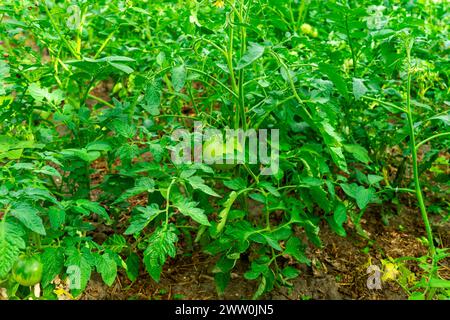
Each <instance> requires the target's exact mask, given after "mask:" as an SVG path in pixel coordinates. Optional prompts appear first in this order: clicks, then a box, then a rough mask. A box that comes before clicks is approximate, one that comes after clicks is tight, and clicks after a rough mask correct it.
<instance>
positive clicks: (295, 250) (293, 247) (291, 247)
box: [283, 237, 311, 265]
mask: <svg viewBox="0 0 450 320" xmlns="http://www.w3.org/2000/svg"><path fill="white" fill-rule="evenodd" d="M283 253H284V254H288V255H290V256H291V257H293V258H294V259H295V260H297V261H298V262H300V263H305V264H307V265H310V263H311V261H310V260H309V259H308V258H307V257H306V256H305V249H304V245H303V244H302V242H301V241H300V239H298V238H295V237H292V238H290V239H289V240H288V241H287V242H286V249H285V250H284V252H283Z"/></svg>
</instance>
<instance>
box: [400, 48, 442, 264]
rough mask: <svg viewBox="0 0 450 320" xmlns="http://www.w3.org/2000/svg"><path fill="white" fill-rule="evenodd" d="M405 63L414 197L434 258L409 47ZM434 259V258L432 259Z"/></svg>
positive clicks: (434, 251)
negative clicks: (413, 105) (413, 104)
mask: <svg viewBox="0 0 450 320" xmlns="http://www.w3.org/2000/svg"><path fill="white" fill-rule="evenodd" d="M406 55H407V63H408V79H407V83H406V114H407V118H408V127H409V135H410V140H409V144H410V149H411V155H412V166H413V176H414V186H415V190H416V197H417V201H418V203H419V208H420V212H421V215H422V220H423V223H424V225H425V230H426V233H427V238H428V246H429V250H430V254H431V256H432V257H434V256H435V253H436V249H435V247H434V242H433V231H432V230H431V225H430V221H429V219H428V214H427V209H426V207H425V203H424V200H423V195H422V189H421V187H420V180H419V166H418V161H417V148H416V137H415V133H414V119H413V116H412V110H411V47H410V46H407V47H406ZM433 259H434V258H433Z"/></svg>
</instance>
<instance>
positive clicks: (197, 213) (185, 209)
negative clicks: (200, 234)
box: [175, 198, 211, 226]
mask: <svg viewBox="0 0 450 320" xmlns="http://www.w3.org/2000/svg"><path fill="white" fill-rule="evenodd" d="M197 205H198V202H193V201H189V200H187V199H186V198H182V199H180V200H178V201H177V202H176V203H175V207H177V208H178V210H180V212H181V213H182V214H183V215H185V216H188V217H191V218H192V219H193V220H194V221H196V222H198V223H200V224H201V225H204V226H210V225H211V224H210V223H209V221H208V218H207V217H206V215H205V214H204V212H205V210H203V209H200V208H197V207H196V206H197Z"/></svg>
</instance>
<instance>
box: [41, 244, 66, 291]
mask: <svg viewBox="0 0 450 320" xmlns="http://www.w3.org/2000/svg"><path fill="white" fill-rule="evenodd" d="M41 262H42V265H43V272H42V282H41V284H42V287H43V288H45V287H46V286H47V285H49V284H50V282H51V281H52V280H53V279H54V278H55V277H56V276H57V275H59V274H60V273H61V271H62V269H63V267H64V254H63V251H62V250H61V249H60V248H45V249H44V252H43V253H42V254H41Z"/></svg>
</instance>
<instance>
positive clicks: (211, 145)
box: [203, 136, 243, 170]
mask: <svg viewBox="0 0 450 320" xmlns="http://www.w3.org/2000/svg"><path fill="white" fill-rule="evenodd" d="M234 150H237V151H238V152H242V151H243V148H242V145H241V144H240V143H239V141H238V139H237V138H234V144H232V145H230V144H228V145H227V144H226V143H223V140H222V137H221V136H212V137H210V138H209V139H207V140H206V141H204V143H203V159H204V160H206V161H208V162H214V164H213V167H214V168H216V169H219V170H230V169H232V168H234V167H235V166H236V164H227V163H226V160H227V155H231V156H230V157H232V158H233V157H234ZM218 160H222V162H223V163H222V164H219V163H216V162H217V161H218Z"/></svg>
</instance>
